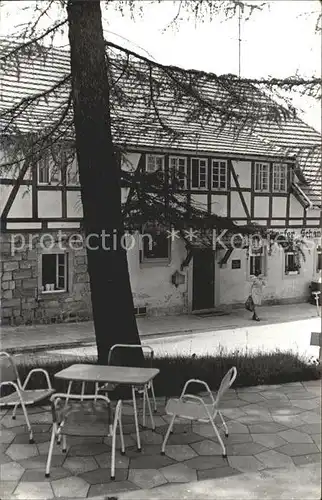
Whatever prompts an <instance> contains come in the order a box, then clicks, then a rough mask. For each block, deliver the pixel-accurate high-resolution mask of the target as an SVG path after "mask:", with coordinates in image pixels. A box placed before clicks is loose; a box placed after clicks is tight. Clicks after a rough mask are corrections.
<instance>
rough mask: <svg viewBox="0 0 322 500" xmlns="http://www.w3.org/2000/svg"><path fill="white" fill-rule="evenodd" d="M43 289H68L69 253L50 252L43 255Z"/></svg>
mask: <svg viewBox="0 0 322 500" xmlns="http://www.w3.org/2000/svg"><path fill="white" fill-rule="evenodd" d="M41 258H42V262H41V271H42V275H41V283H42V287H43V288H42V291H44V292H49V291H51V292H55V291H56V292H57V291H67V289H68V284H67V254H66V253H48V254H43V255H42V256H41Z"/></svg>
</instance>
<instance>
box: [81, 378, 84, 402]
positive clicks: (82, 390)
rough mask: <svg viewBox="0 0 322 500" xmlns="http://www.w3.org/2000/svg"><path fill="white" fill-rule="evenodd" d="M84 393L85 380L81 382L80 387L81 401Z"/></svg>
mask: <svg viewBox="0 0 322 500" xmlns="http://www.w3.org/2000/svg"><path fill="white" fill-rule="evenodd" d="M84 394H85V382H82V389H81V401H83V396H84Z"/></svg>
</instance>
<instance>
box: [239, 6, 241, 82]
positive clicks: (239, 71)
mask: <svg viewBox="0 0 322 500" xmlns="http://www.w3.org/2000/svg"><path fill="white" fill-rule="evenodd" d="M240 73H241V5H240V4H239V5H238V77H239V78H240Z"/></svg>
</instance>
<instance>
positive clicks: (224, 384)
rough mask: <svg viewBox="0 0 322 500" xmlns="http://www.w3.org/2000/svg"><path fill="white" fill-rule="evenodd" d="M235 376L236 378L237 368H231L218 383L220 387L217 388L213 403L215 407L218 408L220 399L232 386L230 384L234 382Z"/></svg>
mask: <svg viewBox="0 0 322 500" xmlns="http://www.w3.org/2000/svg"><path fill="white" fill-rule="evenodd" d="M236 376H237V368H236V367H235V366H233V367H232V368H230V370H228V372H227V373H226V375H225V376H224V377H223V379H222V381H221V383H220V386H219V389H218V392H217V397H216V401H215V407H217V406H218V404H219V402H220V400H221V398H222V397H223V395H224V394H225V392H226V391H227V390H228V389H229V387H231V386H232V384H233V383H234V381H235V378H236Z"/></svg>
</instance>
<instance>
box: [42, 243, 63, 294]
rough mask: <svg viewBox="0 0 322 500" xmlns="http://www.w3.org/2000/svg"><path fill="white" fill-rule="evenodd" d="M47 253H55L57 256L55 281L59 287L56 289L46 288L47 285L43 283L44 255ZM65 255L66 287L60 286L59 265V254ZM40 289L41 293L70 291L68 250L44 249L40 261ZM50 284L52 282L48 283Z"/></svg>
mask: <svg viewBox="0 0 322 500" xmlns="http://www.w3.org/2000/svg"><path fill="white" fill-rule="evenodd" d="M45 255H55V256H56V282H55V283H54V285H55V287H57V288H56V289H54V290H46V289H45V285H43V272H42V267H43V257H44V256H45ZM61 255H63V256H64V276H63V277H64V285H65V286H64V288H58V284H59V278H60V277H61V275H60V274H59V267H60V266H61V264H59V256H61ZM39 270H40V273H39V290H40V292H41V293H44V294H45V293H48V294H49V293H66V292H68V289H69V254H68V252H62V251H55V250H53V251H47V252H46V251H44V252H42V253H41V254H40V262H39ZM48 284H50V283H48Z"/></svg>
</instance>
